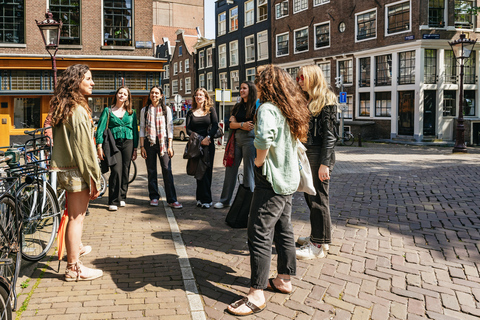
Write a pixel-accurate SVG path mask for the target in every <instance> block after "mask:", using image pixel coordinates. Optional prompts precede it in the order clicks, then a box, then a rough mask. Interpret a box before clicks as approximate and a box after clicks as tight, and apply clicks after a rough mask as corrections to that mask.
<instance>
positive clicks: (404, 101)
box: [398, 91, 415, 136]
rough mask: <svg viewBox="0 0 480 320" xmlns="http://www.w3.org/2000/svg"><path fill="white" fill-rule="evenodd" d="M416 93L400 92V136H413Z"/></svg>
mask: <svg viewBox="0 0 480 320" xmlns="http://www.w3.org/2000/svg"><path fill="white" fill-rule="evenodd" d="M414 106H415V91H399V92H398V134H399V135H403V136H413V123H414Z"/></svg>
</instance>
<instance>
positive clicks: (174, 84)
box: [172, 80, 178, 95]
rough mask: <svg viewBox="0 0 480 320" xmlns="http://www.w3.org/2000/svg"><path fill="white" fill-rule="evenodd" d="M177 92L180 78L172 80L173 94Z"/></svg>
mask: <svg viewBox="0 0 480 320" xmlns="http://www.w3.org/2000/svg"><path fill="white" fill-rule="evenodd" d="M175 89H176V90H175ZM177 93H178V80H172V95H174V94H177Z"/></svg>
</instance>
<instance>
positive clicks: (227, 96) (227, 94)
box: [215, 89, 232, 102]
mask: <svg viewBox="0 0 480 320" xmlns="http://www.w3.org/2000/svg"><path fill="white" fill-rule="evenodd" d="M215 101H217V102H232V90H229V89H215Z"/></svg>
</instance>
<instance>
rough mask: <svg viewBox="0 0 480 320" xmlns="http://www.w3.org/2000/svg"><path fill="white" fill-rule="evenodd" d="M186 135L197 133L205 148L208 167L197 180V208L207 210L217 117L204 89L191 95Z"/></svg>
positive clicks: (210, 197) (210, 188)
mask: <svg viewBox="0 0 480 320" xmlns="http://www.w3.org/2000/svg"><path fill="white" fill-rule="evenodd" d="M186 127H187V134H188V135H192V133H194V132H195V133H197V134H198V135H199V136H200V137H201V142H200V144H201V145H202V146H203V147H204V148H207V152H208V154H209V158H208V161H207V162H208V163H209V164H208V165H207V168H206V171H205V173H204V174H203V176H202V178H201V179H196V180H197V191H196V199H197V206H198V207H202V208H203V209H208V208H210V207H211V206H212V172H213V171H212V168H213V159H214V157H215V144H214V143H213V136H214V135H215V133H216V132H217V130H218V117H217V112H216V111H215V107H214V106H213V102H212V99H211V98H210V95H209V94H208V92H207V90H205V89H204V88H198V89H197V90H195V92H194V94H193V102H192V109H191V110H189V111H188V113H187V118H186Z"/></svg>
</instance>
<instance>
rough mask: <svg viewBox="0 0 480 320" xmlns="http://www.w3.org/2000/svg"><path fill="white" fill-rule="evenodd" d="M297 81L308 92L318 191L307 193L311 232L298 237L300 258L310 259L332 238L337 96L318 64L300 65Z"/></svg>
mask: <svg viewBox="0 0 480 320" xmlns="http://www.w3.org/2000/svg"><path fill="white" fill-rule="evenodd" d="M297 81H298V84H299V85H300V87H301V88H302V90H303V91H304V93H305V96H306V98H307V100H308V109H309V110H310V113H311V119H310V130H309V135H308V140H307V144H306V147H307V157H308V161H309V162H310V167H311V169H312V176H313V182H314V186H315V190H316V191H317V194H316V195H314V196H312V195H309V194H307V193H305V200H306V202H307V205H308V208H309V209H310V225H311V233H310V236H309V237H299V238H298V240H297V243H298V244H299V245H301V246H302V247H301V248H300V249H298V250H297V258H298V259H303V260H308V259H315V258H323V257H324V256H325V252H326V251H328V249H329V244H330V243H331V242H332V222H331V218H330V204H329V181H330V174H331V172H332V170H333V167H334V165H335V144H336V142H337V134H336V132H337V128H336V122H337V121H336V119H337V106H336V105H337V97H336V95H335V94H334V93H333V91H332V90H331V89H330V87H329V85H328V83H327V81H326V80H325V77H324V75H323V72H322V70H321V69H320V67H318V66H316V65H309V66H304V67H301V68H300V70H299V71H298V76H297Z"/></svg>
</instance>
